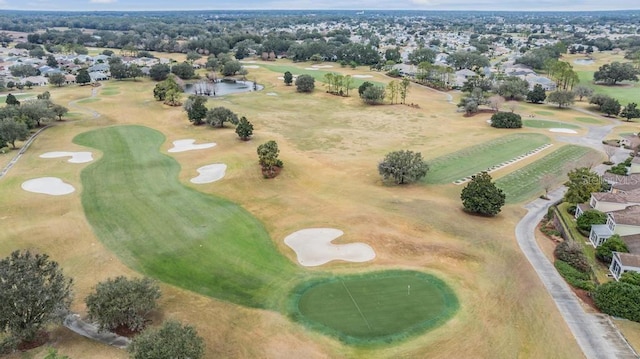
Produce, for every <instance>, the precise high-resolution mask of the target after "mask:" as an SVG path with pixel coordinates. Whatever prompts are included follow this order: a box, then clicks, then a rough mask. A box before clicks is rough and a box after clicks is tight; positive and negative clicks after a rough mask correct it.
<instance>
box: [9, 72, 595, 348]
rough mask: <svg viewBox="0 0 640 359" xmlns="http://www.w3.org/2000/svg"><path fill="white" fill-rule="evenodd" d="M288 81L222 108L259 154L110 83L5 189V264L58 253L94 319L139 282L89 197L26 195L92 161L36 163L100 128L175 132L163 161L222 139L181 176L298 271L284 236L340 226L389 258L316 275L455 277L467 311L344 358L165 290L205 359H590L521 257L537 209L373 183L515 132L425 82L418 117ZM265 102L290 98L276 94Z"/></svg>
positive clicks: (269, 322)
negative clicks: (121, 283)
mask: <svg viewBox="0 0 640 359" xmlns="http://www.w3.org/2000/svg"><path fill="white" fill-rule="evenodd" d="M337 70H339V68H337ZM345 71H346V70H345ZM349 71H351V70H349ZM362 72H363V70H361V69H359V70H358V72H357V73H362ZM275 75H276V76H274V73H273V72H269V71H267V70H264V69H259V70H252V73H251V75H250V78H252V77H253V76H255V77H256V78H257V79H258V81H259V82H261V83H266V84H267V86H266V89H265V91H262V92H258V93H250V94H244V95H238V96H229V97H228V98H226V99H220V100H211V101H210V103H209V106H214V105H223V106H227V107H229V108H230V109H232V110H234V111H236V112H238V113H239V114H241V115H245V116H247V118H249V120H250V121H252V122H253V123H254V125H255V128H256V130H255V132H256V133H255V137H254V139H253V140H251V141H249V142H242V141H239V140H238V139H237V136H236V135H235V133H234V132H233V130H232V129H230V128H226V129H211V128H206V127H193V126H191V125H190V124H189V123H188V121H187V120H186V116H185V115H184V113H183V112H182V110H181V109H180V108H168V107H166V106H163V105H161V104H159V103H157V102H154V101H153V99H152V96H151V89H152V87H153V84H152V83H151V82H148V81H141V82H137V83H133V82H116V81H114V82H111V83H110V84H109V85H110V86H117V87H119V91H120V94H119V95H115V96H99V97H100V101H98V102H93V103H88V104H84V105H82V106H87V107H91V108H93V109H95V110H97V111H99V112H100V113H102V114H103V116H102V117H101V118H100V119H98V120H93V119H87V120H85V121H82V122H77V123H66V124H64V125H61V126H56V127H55V128H53V129H50V130H48V131H47V132H45V133H44V134H43V135H42V137H41V138H40V139H38V140H37V141H36V142H35V143H34V146H33V148H31V149H30V150H29V151H28V153H27V154H26V156H25V157H24V158H23V159H22V160H21V161H20V163H19V164H18V165H17V166H16V167H15V168H14V169H13V170H12V171H11V172H10V173H9V175H8V176H7V177H6V178H4V179H2V180H1V181H0V193H1V194H2V196H3V201H2V202H1V203H0V213H3V214H2V219H1V221H2V222H1V223H3V228H7V230H5V231H1V232H0V255H1V256H4V255H7V254H8V253H9V252H10V251H12V250H14V249H17V248H30V249H32V250H36V251H42V252H47V253H49V254H50V255H51V256H52V258H53V259H55V260H57V261H59V262H60V263H61V265H62V266H63V268H64V269H65V272H66V273H67V274H68V275H70V276H72V277H73V278H74V280H75V292H76V300H75V302H74V306H73V307H74V310H76V311H79V312H81V313H84V310H85V308H84V304H83V298H84V297H85V296H86V295H87V294H88V292H89V291H90V290H91V288H92V286H93V285H95V284H96V283H97V282H98V281H100V280H103V279H105V278H108V277H112V276H115V275H120V274H123V275H136V273H134V272H133V271H132V270H130V269H129V268H127V267H125V266H124V265H122V263H120V261H119V260H118V258H116V257H115V256H114V255H113V254H112V253H110V252H109V251H107V250H106V249H105V248H104V247H103V246H102V244H101V243H100V241H99V240H98V239H97V238H96V237H95V236H94V234H93V232H92V230H91V227H90V226H89V224H88V223H87V221H86V219H85V218H84V215H83V211H82V208H81V204H80V201H79V192H76V193H74V194H72V195H69V196H65V197H61V198H54V197H47V196H44V195H36V194H32V193H27V192H24V191H22V190H21V189H20V188H19V186H20V184H21V183H22V181H24V180H26V179H28V178H31V177H36V176H43V175H50V176H58V177H61V178H63V179H65V181H67V182H69V183H71V184H73V185H74V186H76V188H77V189H78V190H81V183H80V179H79V173H80V171H81V169H82V168H83V167H84V165H74V164H68V163H66V162H64V159H56V160H51V159H49V160H44V159H40V158H38V155H39V154H41V153H43V152H46V151H53V150H74V149H77V148H78V147H79V146H77V145H74V144H72V143H71V140H72V139H73V137H74V136H75V135H76V134H78V133H81V132H84V131H87V130H89V129H91V128H94V127H97V126H105V125H114V124H130V123H135V124H142V125H146V126H149V127H152V128H155V129H158V130H159V131H161V132H163V133H164V134H165V135H166V136H167V142H166V143H165V144H164V145H163V147H162V150H163V151H166V150H167V149H168V148H169V147H171V141H173V140H176V139H184V138H194V139H197V140H198V141H215V142H217V143H218V146H217V147H215V148H214V149H212V150H205V151H194V152H184V153H177V154H173V155H172V156H173V157H174V158H176V159H177V160H178V161H179V162H180V164H181V165H182V171H181V174H180V179H181V180H182V181H183V182H184V183H185V184H186V185H188V186H193V187H194V188H197V189H198V190H200V191H203V192H206V193H212V194H215V195H219V196H223V197H225V198H228V199H230V200H232V201H235V202H237V203H239V204H241V205H242V206H243V207H245V208H246V209H248V210H249V211H250V212H251V213H253V215H255V216H256V217H257V218H259V219H260V220H261V221H263V223H265V226H266V227H267V229H268V231H269V232H270V234H271V236H272V238H273V240H274V242H275V243H276V245H277V246H278V248H280V250H281V251H282V253H283V254H284V255H285V256H287V257H289V258H290V259H291V260H294V254H293V252H292V251H291V250H290V249H288V248H287V247H286V246H284V244H283V243H282V239H283V238H284V237H285V236H286V235H287V234H289V233H291V232H293V231H296V230H299V229H301V228H307V227H319V226H323V227H324V226H329V227H335V228H340V229H342V230H344V231H345V235H344V236H343V237H341V239H340V241H343V242H350V241H363V242H366V243H368V244H370V245H371V246H373V247H374V249H375V251H376V253H377V258H376V259H375V260H374V261H373V262H370V263H363V264H347V263H334V264H330V265H327V266H324V267H322V268H316V269H309V270H310V271H329V272H336V273H343V272H347V271H365V270H367V271H368V270H372V269H382V268H412V269H417V270H426V271H429V272H433V273H435V274H436V275H438V276H440V277H441V278H443V279H444V280H446V281H447V282H448V283H449V284H450V285H451V286H452V287H453V289H454V290H455V292H456V294H457V295H458V296H459V299H460V303H461V309H460V311H459V312H458V313H457V315H456V316H455V317H454V318H453V319H452V320H450V321H449V322H447V323H446V324H445V325H443V326H442V327H439V328H437V329H435V330H433V331H431V332H429V333H426V334H424V335H421V336H418V337H416V338H413V339H411V340H409V341H406V342H404V343H402V344H399V345H395V346H391V347H388V348H378V349H376V350H372V349H359V348H353V347H348V346H345V345H343V344H341V343H339V342H337V341H335V340H333V339H331V338H328V337H325V336H323V335H321V334H318V333H315V332H310V331H308V330H306V329H305V328H303V327H301V326H299V325H298V324H295V323H292V322H291V321H289V320H288V319H287V318H286V317H284V316H283V315H281V314H279V313H274V312H268V311H262V310H255V309H247V308H243V307H240V306H237V305H234V304H230V303H225V302H221V301H218V300H216V299H212V298H206V297H202V296H199V295H196V294H193V293H190V292H186V291H183V290H180V289H177V288H173V287H170V286H166V285H163V287H162V289H163V292H164V295H163V297H162V300H161V307H160V311H159V313H158V314H157V316H156V318H155V322H156V323H157V322H160V320H161V319H162V318H177V319H180V320H184V321H185V322H189V323H191V324H193V325H195V326H196V327H197V328H198V331H199V332H200V334H201V335H202V336H203V337H204V338H205V340H206V343H207V358H292V357H304V358H338V357H359V358H371V357H379V358H416V357H429V358H450V357H451V356H452V355H454V356H455V357H461V358H491V357H495V358H506V357H520V358H577V357H581V356H582V354H581V352H580V350H579V348H578V346H577V345H576V343H575V341H574V340H573V338H572V336H571V334H570V332H569V330H568V327H567V326H566V325H565V324H564V322H563V321H562V318H561V316H560V315H559V313H558V312H557V309H556V307H555V305H554V304H553V301H552V300H551V298H550V296H549V295H548V294H547V293H546V291H545V289H544V287H543V286H542V284H541V283H540V281H539V280H538V278H537V276H536V274H535V272H534V271H533V270H532V268H531V267H530V265H529V263H528V262H527V261H526V259H525V258H524V256H523V255H522V254H521V253H520V251H519V249H518V247H517V244H516V242H515V239H514V226H515V224H516V223H517V221H518V220H519V218H520V217H521V216H522V215H523V213H524V210H523V209H522V208H520V207H517V206H507V207H505V208H504V210H503V212H502V213H501V214H500V215H499V216H498V217H496V218H483V217H474V216H469V215H466V214H464V213H463V212H462V211H461V206H460V203H459V193H460V190H461V189H462V187H460V186H455V185H443V186H422V185H413V186H405V187H392V186H386V185H383V184H382V183H381V182H380V179H379V176H378V174H377V171H376V165H377V162H378V161H379V160H380V159H381V158H382V157H383V156H384V154H385V153H386V152H388V151H391V150H396V149H412V150H417V151H422V152H423V154H424V155H425V156H426V157H427V158H433V157H437V156H439V155H442V154H445V153H448V152H452V151H455V150H457V149H459V148H461V147H466V146H469V145H472V144H477V143H481V142H484V141H487V140H490V139H492V138H495V137H498V136H500V135H502V134H503V132H497V131H496V130H494V129H491V128H490V127H489V126H488V125H487V124H486V122H485V120H486V119H485V118H483V117H481V116H477V117H473V118H463V117H462V116H461V114H458V113H456V112H455V107H454V106H453V105H451V104H448V103H447V102H446V101H445V99H444V96H442V95H439V94H434V93H433V92H431V91H428V90H423V89H419V88H417V87H415V86H412V88H411V92H410V94H409V97H408V99H407V102H414V103H415V102H417V103H419V104H420V106H421V108H420V109H414V108H409V107H408V106H402V105H396V106H378V107H366V106H364V105H362V104H360V103H359V101H358V100H357V99H356V98H355V97H352V98H338V97H335V96H332V95H328V94H325V93H322V91H316V93H314V94H311V95H302V94H297V93H295V90H294V88H292V87H286V86H284V84H281V82H279V81H277V80H276V77H277V74H275ZM88 92H89V89H88V88H80V87H72V88H71V87H70V88H62V89H59V90H57V89H56V90H55V91H54V92H53V98H54V100H55V101H57V102H61V103H65V102H67V101H69V100H72V99H75V98H81V97H85V96H87V95H88ZM266 92H276V93H278V95H279V96H278V97H273V96H266V95H265V93H266ZM74 111H75V110H74ZM521 131H527V130H521ZM269 139H275V140H277V141H278V144H279V146H280V149H281V158H282V160H283V161H284V164H285V167H284V170H283V172H282V173H281V175H280V176H279V177H277V178H276V179H274V180H264V179H262V177H261V174H260V170H259V168H258V166H257V158H256V155H255V148H256V147H257V145H258V144H260V143H262V142H264V141H266V140H269ZM213 162H224V163H226V164H227V165H228V170H227V177H225V179H224V180H222V181H220V182H216V183H212V184H207V185H201V186H195V185H193V184H190V183H189V182H188V179H189V178H191V177H193V176H194V175H195V169H196V168H198V167H200V166H202V165H205V164H210V163H213ZM523 165H524V163H523ZM515 168H516V167H514V169H515ZM284 299H285V294H283V300H284ZM54 333H55V335H54V345H55V346H57V347H59V348H60V352H61V353H63V354H67V355H69V356H71V357H72V358H123V357H126V354H125V353H123V352H122V351H118V350H116V349H111V348H108V347H105V346H101V345H96V344H94V343H92V342H90V341H88V340H86V339H84V338H80V337H78V336H76V335H74V334H71V333H70V332H68V331H66V330H65V329H59V330H56V331H55V332H54ZM38 355H41V354H38ZM17 357H19V356H13V358H17Z"/></svg>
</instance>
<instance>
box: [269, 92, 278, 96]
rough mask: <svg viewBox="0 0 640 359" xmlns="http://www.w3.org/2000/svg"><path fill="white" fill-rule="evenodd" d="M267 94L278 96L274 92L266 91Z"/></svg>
mask: <svg viewBox="0 0 640 359" xmlns="http://www.w3.org/2000/svg"><path fill="white" fill-rule="evenodd" d="M267 96H278V94H277V93H275V92H267Z"/></svg>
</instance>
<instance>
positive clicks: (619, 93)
mask: <svg viewBox="0 0 640 359" xmlns="http://www.w3.org/2000/svg"><path fill="white" fill-rule="evenodd" d="M577 73H578V77H579V78H580V85H585V86H588V87H591V88H592V89H593V90H594V91H595V92H596V93H601V94H605V95H609V96H611V97H613V98H615V99H617V100H618V101H620V104H621V105H622V106H625V105H626V104H628V103H629V102H635V103H638V102H640V98H638V93H640V82H629V81H624V82H623V83H622V84H620V85H615V86H605V85H596V84H594V83H593V71H577Z"/></svg>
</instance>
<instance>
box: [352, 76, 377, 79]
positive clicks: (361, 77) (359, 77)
mask: <svg viewBox="0 0 640 359" xmlns="http://www.w3.org/2000/svg"><path fill="white" fill-rule="evenodd" d="M351 77H355V78H357V79H370V78H372V77H373V76H371V75H353V76H351Z"/></svg>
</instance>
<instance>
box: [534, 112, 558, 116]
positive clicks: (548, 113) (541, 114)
mask: <svg viewBox="0 0 640 359" xmlns="http://www.w3.org/2000/svg"><path fill="white" fill-rule="evenodd" d="M536 114H538V115H540V116H553V115H554V113H553V112H551V111H536Z"/></svg>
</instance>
